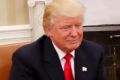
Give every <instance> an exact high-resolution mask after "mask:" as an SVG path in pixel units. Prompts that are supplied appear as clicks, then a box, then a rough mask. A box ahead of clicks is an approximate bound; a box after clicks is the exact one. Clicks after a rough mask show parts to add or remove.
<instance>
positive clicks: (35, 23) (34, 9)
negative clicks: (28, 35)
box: [28, 0, 46, 41]
mask: <svg viewBox="0 0 120 80" xmlns="http://www.w3.org/2000/svg"><path fill="white" fill-rule="evenodd" d="M45 1H46V0H28V6H29V19H30V25H31V26H32V40H33V41H35V40H36V39H38V38H39V37H40V36H42V35H43V34H44V31H43V25H42V24H43V13H44V6H45Z"/></svg>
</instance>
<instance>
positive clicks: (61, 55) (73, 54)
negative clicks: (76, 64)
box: [52, 42, 75, 60]
mask: <svg viewBox="0 0 120 80" xmlns="http://www.w3.org/2000/svg"><path fill="white" fill-rule="evenodd" d="M52 44H53V46H54V48H55V50H56V52H57V54H58V57H59V59H60V60H62V59H63V58H64V56H65V55H66V53H65V52H63V51H62V50H61V49H59V48H58V47H57V46H56V45H55V44H54V42H52ZM70 54H71V55H72V56H73V58H75V50H73V51H72V52H71V53H70Z"/></svg>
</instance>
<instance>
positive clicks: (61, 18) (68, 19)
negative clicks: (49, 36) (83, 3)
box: [55, 16, 83, 23]
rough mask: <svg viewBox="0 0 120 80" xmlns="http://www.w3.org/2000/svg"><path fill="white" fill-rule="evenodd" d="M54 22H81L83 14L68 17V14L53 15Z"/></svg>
mask: <svg viewBox="0 0 120 80" xmlns="http://www.w3.org/2000/svg"><path fill="white" fill-rule="evenodd" d="M55 22H59V23H61V22H62V23H69V22H70V23H74V22H76V23H81V22H83V16H74V17H70V16H56V17H55Z"/></svg>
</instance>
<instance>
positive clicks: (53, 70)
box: [44, 39, 64, 80]
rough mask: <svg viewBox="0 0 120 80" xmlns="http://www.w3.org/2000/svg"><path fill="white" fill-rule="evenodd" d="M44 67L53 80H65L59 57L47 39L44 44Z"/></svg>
mask: <svg viewBox="0 0 120 80" xmlns="http://www.w3.org/2000/svg"><path fill="white" fill-rule="evenodd" d="M44 67H45V70H46V72H47V73H48V75H49V76H50V78H51V80H64V73H63V69H62V66H61V63H60V60H59V57H58V55H57V53H56V51H55V49H54V47H53V45H52V42H51V41H50V39H47V40H46V41H45V44H44Z"/></svg>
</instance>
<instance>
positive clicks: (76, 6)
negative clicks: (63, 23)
mask: <svg viewBox="0 0 120 80" xmlns="http://www.w3.org/2000/svg"><path fill="white" fill-rule="evenodd" d="M83 14H84V6H83V5H82V4H81V3H80V2H77V1H76V0H53V2H51V3H50V4H48V5H46V7H45V11H44V16H43V26H44V28H46V27H47V26H48V25H49V26H50V25H51V23H52V22H53V20H52V19H53V18H54V17H55V16H70V17H74V16H78V15H81V16H82V15H83Z"/></svg>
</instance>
